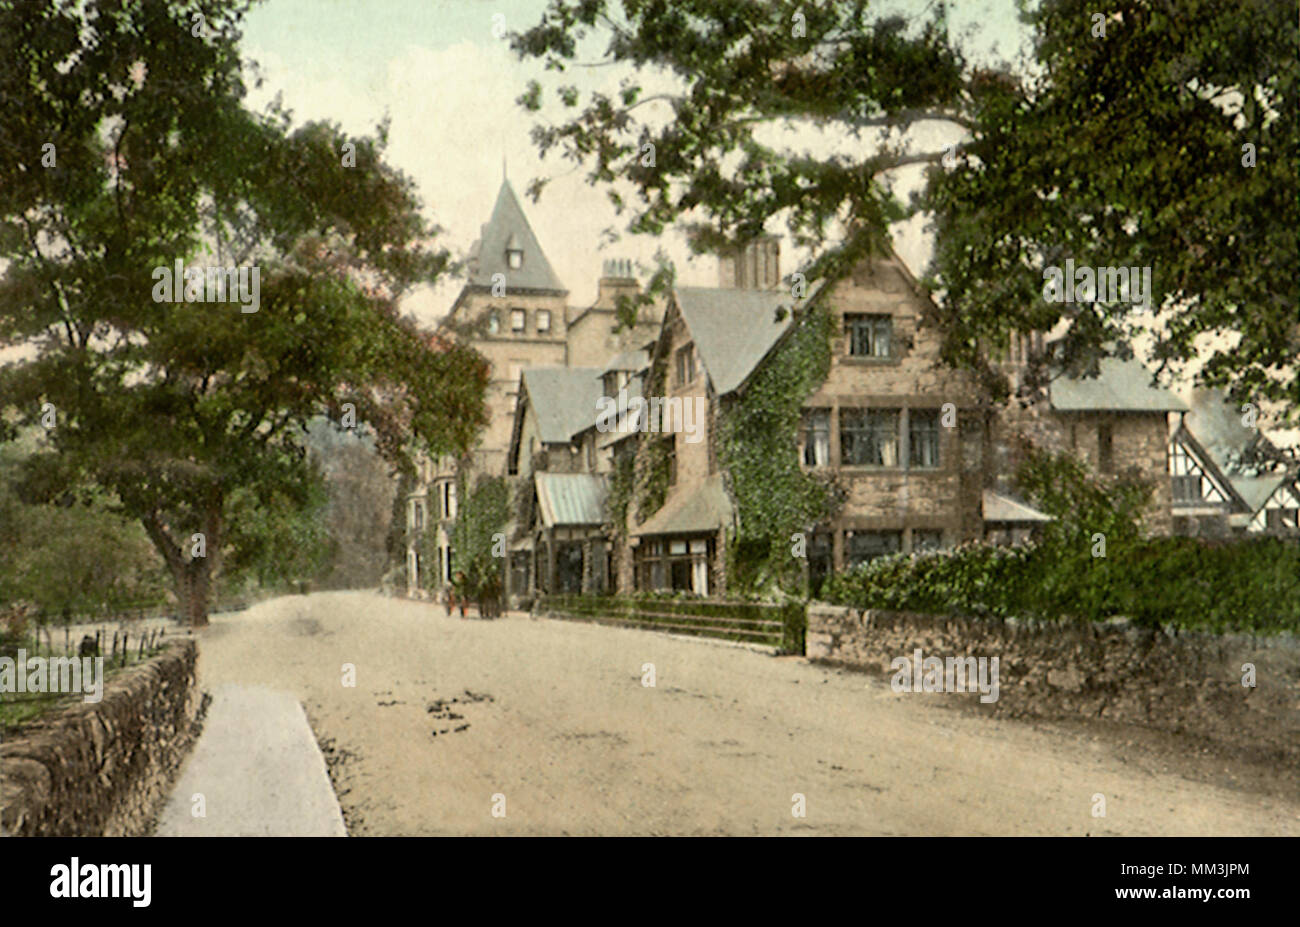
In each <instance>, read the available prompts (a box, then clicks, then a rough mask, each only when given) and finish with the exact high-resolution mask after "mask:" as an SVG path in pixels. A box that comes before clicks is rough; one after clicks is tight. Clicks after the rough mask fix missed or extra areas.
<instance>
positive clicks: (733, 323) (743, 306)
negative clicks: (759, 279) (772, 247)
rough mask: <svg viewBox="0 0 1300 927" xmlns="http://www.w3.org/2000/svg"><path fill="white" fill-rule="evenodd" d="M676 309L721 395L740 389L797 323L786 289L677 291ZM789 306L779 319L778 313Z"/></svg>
mask: <svg viewBox="0 0 1300 927" xmlns="http://www.w3.org/2000/svg"><path fill="white" fill-rule="evenodd" d="M674 295H675V296H676V298H677V307H678V308H679V309H680V310H681V313H682V318H683V319H684V320H685V321H686V326H687V328H689V329H690V330H691V336H692V338H693V339H694V340H695V349H696V351H697V352H699V357H700V360H701V362H703V364H704V369H705V370H706V371H707V372H708V374H709V379H710V380H712V381H713V388H714V389H716V390H717V391H718V395H720V396H725V395H726V394H727V393H730V392H732V391H733V390H735V389H737V388H738V387H739V386H740V385H741V384H742V383H744V382H745V380H746V379H747V378H748V377H749V375H750V373H752V372H753V370H754V368H755V367H757V366H758V362H759V361H761V360H762V359H763V358H764V357H766V356H767V352H768V351H770V350H772V347H773V345H775V344H776V343H777V341H778V340H779V339H780V337H781V336H782V335H783V334H785V332H786V330H787V329H789V328H790V326H791V325H792V324H794V313H793V312H792V311H790V310H793V308H794V305H795V299H794V297H793V296H791V295H790V293H789V291H787V290H734V289H718V288H714V287H687V286H683V287H677V288H676V289H675V290H674ZM779 308H785V309H786V310H787V311H786V312H785V313H784V314H783V315H784V318H782V319H781V320H780V321H778V320H777V318H776V315H777V312H776V310H777V309H779Z"/></svg>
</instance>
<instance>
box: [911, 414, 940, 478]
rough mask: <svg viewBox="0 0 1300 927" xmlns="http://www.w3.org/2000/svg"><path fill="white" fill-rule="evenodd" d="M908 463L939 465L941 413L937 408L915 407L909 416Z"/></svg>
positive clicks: (916, 465) (929, 465) (928, 465)
mask: <svg viewBox="0 0 1300 927" xmlns="http://www.w3.org/2000/svg"><path fill="white" fill-rule="evenodd" d="M907 438H908V441H907V465H908V466H909V467H937V466H939V413H938V411H937V410H935V409H913V410H911V411H910V412H909V413H908V416H907Z"/></svg>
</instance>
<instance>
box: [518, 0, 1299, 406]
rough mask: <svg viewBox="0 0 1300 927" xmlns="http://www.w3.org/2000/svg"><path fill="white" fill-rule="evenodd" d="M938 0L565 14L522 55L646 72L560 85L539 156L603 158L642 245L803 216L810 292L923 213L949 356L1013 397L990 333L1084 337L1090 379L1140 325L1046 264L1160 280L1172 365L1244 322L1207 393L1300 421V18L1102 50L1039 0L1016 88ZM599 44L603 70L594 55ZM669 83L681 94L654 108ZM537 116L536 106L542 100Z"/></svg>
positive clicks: (1126, 36) (1127, 2)
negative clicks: (834, 139)
mask: <svg viewBox="0 0 1300 927" xmlns="http://www.w3.org/2000/svg"><path fill="white" fill-rule="evenodd" d="M927 10H930V11H931V12H930V13H929V15H928V16H927V17H925V18H923V19H920V20H918V21H916V22H914V23H910V24H909V23H907V22H906V21H905V20H904V19H902V18H901V17H898V16H878V15H874V14H873V13H872V12H871V11H870V10H869V4H868V3H867V2H866V0H777V2H759V0H681V2H672V3H669V2H665V0H621V2H615V0H552V2H551V4H550V5H549V6H548V8H547V10H546V12H545V13H544V14H543V17H542V19H541V21H540V22H539V23H538V24H537V25H536V26H534V27H533V28H531V29H528V30H526V31H525V32H523V33H520V34H518V35H515V36H513V37H512V47H513V48H514V49H515V50H516V52H517V53H518V54H519V55H520V56H521V57H525V58H527V57H532V58H537V59H540V60H542V61H544V62H545V63H546V66H547V67H548V68H550V69H553V70H557V71H560V72H563V71H565V70H566V69H568V68H570V67H573V66H576V65H583V66H585V65H591V64H595V65H621V66H623V67H626V68H628V69H629V70H630V71H631V74H630V76H628V77H626V78H624V79H623V80H622V82H621V85H620V89H619V91H618V92H617V93H615V94H609V93H603V92H599V91H595V92H589V93H586V94H584V93H583V92H581V91H580V90H579V89H578V88H577V87H575V86H561V87H559V88H558V90H557V94H558V97H559V98H560V100H561V102H562V104H563V105H564V106H565V107H567V108H569V109H570V110H571V111H572V118H570V119H568V120H567V121H564V122H561V123H560V124H557V125H538V126H537V127H536V128H535V129H534V130H533V137H534V141H535V143H536V144H537V147H538V149H539V151H541V152H542V154H543V155H545V154H547V153H549V152H551V151H553V150H554V151H557V152H559V153H560V154H561V155H562V156H564V157H565V158H567V159H570V160H572V161H575V162H577V163H579V164H584V165H586V166H587V167H588V168H589V171H588V175H587V176H588V178H589V180H590V181H591V182H592V183H593V184H603V185H606V186H608V187H609V195H610V198H611V200H612V202H613V203H614V204H615V206H616V207H618V208H619V209H627V210H630V211H631V216H630V218H629V221H628V228H629V230H630V231H632V232H634V233H647V234H655V235H658V234H661V233H662V232H663V231H664V230H665V229H666V228H668V227H669V226H671V225H673V224H674V223H683V224H685V225H686V228H687V229H688V231H689V232H690V233H691V236H692V244H693V246H694V247H695V248H696V250H698V251H705V250H713V249H716V248H719V247H720V246H723V245H735V244H739V243H743V242H745V241H747V240H750V239H752V238H754V237H755V236H757V235H759V234H760V233H762V232H764V231H765V230H766V229H767V226H768V223H769V222H771V221H781V222H784V223H785V225H786V227H787V228H788V230H789V232H790V234H791V237H792V240H793V241H794V243H795V244H796V245H798V246H806V247H808V248H809V249H810V252H811V254H812V258H811V259H810V261H809V263H808V265H807V266H806V267H804V268H801V270H802V272H803V273H804V275H805V277H806V278H807V279H809V280H812V279H816V278H826V279H835V278H837V277H840V276H842V275H844V274H845V273H847V272H848V270H849V269H851V267H852V266H853V265H855V264H856V263H858V262H859V261H860V260H862V259H864V258H867V257H870V256H871V255H873V254H877V253H879V252H880V251H882V250H883V249H885V248H886V247H888V245H889V242H890V236H889V225H890V224H891V223H892V222H893V221H895V220H897V219H899V218H901V217H902V216H904V215H905V214H906V213H907V211H908V209H909V208H910V209H911V210H912V211H927V212H929V213H931V214H933V215H934V217H935V222H936V225H937V246H936V254H935V259H934V263H933V267H932V271H931V274H930V276H929V278H928V281H929V284H930V286H931V287H932V288H934V289H935V290H936V291H938V293H939V295H940V297H941V299H940V304H941V306H942V312H941V315H940V318H939V319H938V320H937V321H938V322H939V323H940V324H941V327H942V329H943V334H944V357H945V359H946V360H947V361H949V362H950V363H953V364H956V365H962V366H966V367H969V368H974V369H976V370H979V371H981V372H983V373H984V374H985V375H986V382H987V384H988V385H989V386H990V387H991V388H992V389H993V391H994V392H995V393H997V392H1000V391H1003V390H1005V387H1006V384H1005V383H999V382H996V377H995V375H994V372H993V370H992V368H991V367H989V365H988V364H987V363H986V360H985V356H986V355H985V351H986V349H987V348H988V347H989V344H990V342H991V343H994V344H996V343H997V342H1003V343H1005V341H1006V339H1007V338H1008V336H1009V335H1010V334H1012V333H1014V332H1017V331H1025V330H1030V329H1033V330H1050V329H1052V328H1053V327H1054V326H1055V325H1056V324H1057V323H1058V322H1064V323H1065V324H1064V326H1063V327H1064V328H1065V329H1066V330H1065V333H1064V336H1063V337H1061V338H1060V339H1059V341H1058V342H1056V343H1055V344H1054V355H1053V357H1052V358H1051V360H1052V362H1053V363H1052V365H1051V366H1052V368H1053V369H1054V370H1061V369H1067V368H1069V369H1070V370H1071V371H1072V372H1074V371H1075V370H1077V369H1078V368H1079V367H1080V366H1083V367H1089V368H1090V367H1092V366H1093V364H1094V362H1095V360H1096V358H1097V357H1098V356H1099V355H1100V354H1102V353H1104V352H1106V351H1108V350H1115V348H1114V345H1116V344H1117V343H1121V341H1120V339H1121V338H1123V337H1124V336H1127V335H1132V334H1133V328H1134V326H1135V323H1137V321H1138V319H1139V316H1138V315H1137V314H1136V313H1135V311H1134V307H1133V306H1132V305H1131V304H1129V303H1127V302H1121V301H1111V302H1095V303H1091V304H1086V305H1082V306H1081V304H1077V303H1074V304H1062V303H1049V302H1046V301H1045V300H1044V299H1043V283H1044V281H1043V274H1042V271H1043V268H1044V267H1045V266H1048V265H1053V264H1054V263H1063V262H1064V259H1065V258H1073V259H1074V261H1075V262H1076V263H1078V264H1081V265H1085V264H1086V265H1090V266H1097V265H1102V266H1151V267H1153V269H1154V271H1155V272H1154V275H1153V276H1154V281H1153V288H1154V292H1153V293H1152V294H1151V298H1152V304H1153V306H1154V307H1156V308H1157V309H1158V310H1159V311H1158V317H1157V321H1158V322H1159V323H1160V325H1159V327H1158V333H1159V340H1158V345H1157V349H1156V355H1157V357H1158V358H1159V359H1160V360H1161V361H1162V362H1166V361H1167V362H1170V363H1177V362H1182V361H1187V360H1190V359H1191V358H1193V357H1196V356H1197V351H1198V350H1202V351H1203V350H1204V348H1203V346H1202V345H1200V344H1198V339H1199V338H1200V337H1201V336H1202V335H1205V334H1209V333H1213V332H1216V331H1225V330H1226V331H1228V332H1235V333H1236V334H1237V335H1239V336H1240V341H1239V342H1238V343H1237V344H1235V345H1225V346H1222V347H1218V348H1212V349H1210V350H1209V351H1208V355H1202V356H1208V360H1207V363H1206V364H1205V366H1204V368H1203V370H1202V371H1200V374H1199V376H1200V378H1201V381H1202V382H1203V383H1206V384H1208V385H1223V386H1229V387H1231V388H1232V389H1233V391H1234V394H1235V395H1236V396H1238V397H1241V396H1245V395H1248V394H1249V395H1252V396H1257V397H1265V398H1271V399H1280V400H1285V401H1288V402H1290V403H1291V404H1292V406H1293V409H1292V412H1293V413H1294V412H1295V407H1300V383H1298V381H1297V378H1296V369H1295V363H1294V362H1295V358H1296V356H1297V354H1298V353H1300V322H1298V321H1297V300H1296V280H1295V274H1294V269H1295V267H1296V266H1297V260H1296V256H1297V250H1296V245H1297V237H1296V228H1297V222H1296V219H1297V199H1296V186H1295V170H1294V166H1295V164H1296V162H1297V155H1298V154H1300V147H1298V146H1297V133H1296V108H1297V107H1296V103H1297V100H1296V74H1297V69H1298V68H1300V65H1298V64H1297V59H1296V55H1295V48H1296V38H1297V25H1296V22H1295V16H1294V12H1295V10H1294V5H1293V4H1292V5H1288V4H1286V3H1283V2H1280V0H1260V2H1256V3H1250V4H1222V3H1218V2H1217V0H1187V2H1179V3H1166V2H1159V0H1121V2H1118V3H1112V4H1109V5H1108V6H1107V7H1106V13H1105V14H1104V19H1103V25H1104V36H1103V35H1100V34H1099V35H1094V31H1096V25H1097V22H1096V19H1095V18H1094V13H1093V12H1092V9H1091V8H1090V7H1089V6H1088V4H1087V3H1085V2H1083V0H1039V2H1036V3H1030V2H1026V3H1025V11H1024V14H1023V15H1024V18H1025V20H1026V22H1027V23H1028V24H1029V26H1030V27H1031V28H1032V29H1033V30H1034V35H1035V40H1036V41H1035V45H1034V60H1033V61H1031V62H1030V63H1029V66H1028V67H1027V68H1025V69H1024V70H1025V73H1020V74H1016V73H1010V72H1009V71H1008V70H996V71H995V70H991V69H987V68H981V67H976V66H974V65H973V64H972V63H971V60H970V58H968V56H967V55H966V53H965V52H964V50H963V49H962V47H961V46H960V45H959V44H958V43H956V42H954V41H953V40H951V39H950V37H949V34H948V26H947V23H946V19H945V16H946V9H945V5H944V4H942V3H938V4H931V5H929V6H927ZM601 39H605V40H606V41H607V44H606V45H605V47H604V52H603V54H601V55H600V56H599V58H598V60H597V61H595V62H591V61H587V60H581V59H582V57H583V56H584V55H585V54H586V51H587V49H588V48H590V47H591V45H592V43H593V42H596V41H599V40H601ZM651 72H653V76H652V75H651ZM665 78H667V79H668V80H670V81H671V83H672V85H673V87H674V88H675V89H672V90H669V91H665V92H653V93H647V85H648V84H651V83H653V84H655V85H656V86H657V85H658V84H660V83H662V82H663V80H664V79H665ZM1233 91H1236V93H1237V96H1236V97H1235V98H1234V97H1233V93H1232V92H1233ZM1225 100H1226V101H1227V102H1226V103H1225ZM1234 100H1235V102H1233V101H1234ZM519 102H520V103H521V105H523V106H524V107H525V108H526V109H529V110H533V111H538V110H540V109H541V106H542V103H543V91H542V88H541V85H540V84H539V83H537V82H534V83H532V84H530V85H529V86H528V88H527V89H526V91H525V92H524V93H523V94H522V95H521V97H520V98H519ZM651 104H653V105H651ZM656 106H657V107H658V110H657V113H658V114H657V115H656V109H655V107H656ZM647 114H649V115H647ZM924 122H930V123H931V124H932V125H931V127H932V128H933V127H934V126H933V124H934V123H937V122H946V123H949V124H950V125H951V126H959V127H961V128H963V129H965V130H966V131H967V133H968V134H969V139H970V140H969V141H968V142H966V143H963V144H962V145H961V146H960V147H959V148H956V149H953V150H952V151H951V153H950V154H948V157H947V159H946V160H947V162H948V163H949V164H951V165H952V167H951V169H949V168H947V167H946V166H945V167H942V168H941V167H940V165H941V164H942V163H943V161H944V160H945V157H944V156H945V152H944V151H939V150H926V151H918V150H914V143H915V142H916V133H915V132H914V131H913V130H914V129H915V128H916V127H918V126H919V125H920V124H921V123H924ZM784 128H805V129H821V130H828V131H830V132H833V133H839V134H842V135H843V136H845V137H851V138H853V139H854V140H858V139H861V140H862V141H863V145H862V146H861V149H860V151H859V152H857V153H855V154H852V155H847V154H840V155H832V156H824V157H822V156H816V155H812V154H808V153H806V152H805V151H803V150H800V149H795V148H792V147H790V146H787V145H785V144H784V143H781V142H772V141H771V139H772V138H774V137H776V138H779V137H780V135H779V133H778V132H777V131H775V130H779V129H784ZM765 139H766V140H767V141H765ZM1247 144H1249V145H1252V146H1253V148H1251V149H1249V151H1250V152H1253V159H1254V160H1251V161H1250V163H1252V164H1254V165H1255V166H1254V167H1246V166H1244V161H1245V159H1246V151H1245V150H1244V146H1245V145H1247ZM909 164H925V165H929V168H928V170H929V175H930V181H929V183H928V185H927V187H926V189H925V191H924V193H923V194H922V195H920V196H918V197H915V198H914V199H913V201H912V202H911V204H910V207H905V206H904V205H903V204H902V203H900V202H899V201H898V200H897V198H896V197H895V196H893V194H892V193H891V190H890V180H891V178H892V177H894V176H896V175H894V174H893V172H894V171H895V170H896V169H897V168H899V167H902V166H906V165H909ZM625 184H630V185H631V188H632V189H633V191H634V194H633V196H632V198H631V200H630V201H629V200H628V199H626V198H625V196H624V193H623V192H622V188H623V186H624V185H625ZM543 186H544V182H543V181H537V182H534V184H533V185H532V186H531V187H530V190H531V191H532V193H533V194H534V195H535V196H536V195H538V194H539V193H540V192H541V190H542V188H543ZM1118 350H1120V351H1122V350H1124V349H1123V348H1122V347H1121V348H1118Z"/></svg>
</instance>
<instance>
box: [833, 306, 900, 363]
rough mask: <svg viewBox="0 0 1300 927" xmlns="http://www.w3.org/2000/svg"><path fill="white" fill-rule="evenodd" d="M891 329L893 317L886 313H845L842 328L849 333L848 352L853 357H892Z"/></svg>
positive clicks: (892, 327)
mask: <svg viewBox="0 0 1300 927" xmlns="http://www.w3.org/2000/svg"><path fill="white" fill-rule="evenodd" d="M893 329H894V322H893V318H892V317H890V316H887V315H855V314H852V313H847V314H845V316H844V330H845V331H846V332H848V335H849V354H851V355H852V356H854V357H875V358H886V357H892V356H893V340H894V339H893Z"/></svg>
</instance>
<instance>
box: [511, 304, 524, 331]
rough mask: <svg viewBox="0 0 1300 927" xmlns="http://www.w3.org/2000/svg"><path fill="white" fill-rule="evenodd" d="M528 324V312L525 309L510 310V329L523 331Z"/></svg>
mask: <svg viewBox="0 0 1300 927" xmlns="http://www.w3.org/2000/svg"><path fill="white" fill-rule="evenodd" d="M527 324H528V313H527V312H525V311H524V310H523V309H511V310H510V330H511V331H514V332H521V331H523V330H524V328H525V327H526V326H527Z"/></svg>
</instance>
